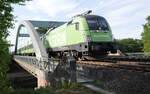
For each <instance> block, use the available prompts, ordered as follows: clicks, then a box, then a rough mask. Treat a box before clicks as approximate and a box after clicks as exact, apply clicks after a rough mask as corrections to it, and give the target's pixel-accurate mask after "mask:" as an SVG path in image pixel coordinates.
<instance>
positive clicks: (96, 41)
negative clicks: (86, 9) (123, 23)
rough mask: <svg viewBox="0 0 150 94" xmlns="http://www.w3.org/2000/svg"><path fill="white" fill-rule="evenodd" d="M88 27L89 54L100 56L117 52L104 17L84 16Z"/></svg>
mask: <svg viewBox="0 0 150 94" xmlns="http://www.w3.org/2000/svg"><path fill="white" fill-rule="evenodd" d="M84 17H85V19H86V22H87V25H88V30H87V31H85V32H87V42H88V54H89V53H90V54H92V55H100V54H107V53H108V51H110V52H111V53H116V52H117V47H116V44H115V43H114V38H113V35H112V31H111V28H110V26H109V24H108V22H107V21H106V20H105V18H104V17H101V16H97V15H85V16H84Z"/></svg>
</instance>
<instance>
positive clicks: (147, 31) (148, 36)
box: [142, 16, 150, 52]
mask: <svg viewBox="0 0 150 94" xmlns="http://www.w3.org/2000/svg"><path fill="white" fill-rule="evenodd" d="M146 20H147V23H145V24H144V25H143V28H144V32H143V33H142V41H143V44H144V48H143V50H144V52H150V16H148V17H147V18H146Z"/></svg>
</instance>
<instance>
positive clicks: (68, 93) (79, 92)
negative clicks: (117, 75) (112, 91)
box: [2, 83, 102, 94]
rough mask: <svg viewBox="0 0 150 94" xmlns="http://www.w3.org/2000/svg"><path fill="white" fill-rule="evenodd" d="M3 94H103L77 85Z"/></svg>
mask: <svg viewBox="0 0 150 94" xmlns="http://www.w3.org/2000/svg"><path fill="white" fill-rule="evenodd" d="M2 94H102V93H100V92H96V91H93V90H91V89H89V88H87V87H84V86H81V85H80V84H77V83H72V84H71V85H68V84H67V83H65V84H63V85H61V86H58V87H47V88H39V89H35V90H34V89H21V88H20V89H16V90H13V89H10V90H9V92H3V93H2Z"/></svg>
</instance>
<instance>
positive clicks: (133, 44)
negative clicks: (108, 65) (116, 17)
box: [115, 38, 143, 52]
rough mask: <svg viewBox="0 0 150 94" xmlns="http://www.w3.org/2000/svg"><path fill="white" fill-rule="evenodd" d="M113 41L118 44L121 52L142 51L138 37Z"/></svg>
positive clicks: (141, 44)
mask: <svg viewBox="0 0 150 94" xmlns="http://www.w3.org/2000/svg"><path fill="white" fill-rule="evenodd" d="M115 41H116V43H117V44H118V45H119V49H120V50H121V52H142V49H143V43H142V41H141V40H139V39H132V38H127V39H122V40H115Z"/></svg>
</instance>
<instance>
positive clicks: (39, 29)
mask: <svg viewBox="0 0 150 94" xmlns="http://www.w3.org/2000/svg"><path fill="white" fill-rule="evenodd" d="M37 31H38V33H39V34H45V33H46V32H47V31H48V28H43V27H39V28H38V29H37Z"/></svg>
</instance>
